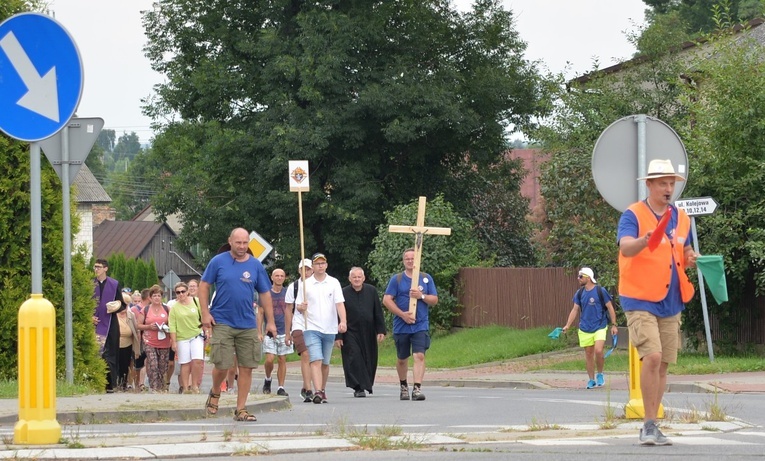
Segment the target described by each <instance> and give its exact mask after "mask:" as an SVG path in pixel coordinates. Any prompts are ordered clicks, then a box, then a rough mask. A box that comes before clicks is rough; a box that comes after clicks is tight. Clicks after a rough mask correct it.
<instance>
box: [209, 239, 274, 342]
mask: <svg viewBox="0 0 765 461" xmlns="http://www.w3.org/2000/svg"><path fill="white" fill-rule="evenodd" d="M202 280H203V281H204V282H205V283H209V284H210V285H215V298H214V299H213V300H212V305H211V306H210V314H212V316H213V318H214V319H215V323H216V324H222V325H228V326H230V327H232V328H239V329H246V328H257V319H256V317H255V309H254V308H253V306H252V303H253V302H254V301H255V293H256V292H257V293H268V292H269V291H270V290H271V280H269V279H268V274H267V273H266V270H265V269H264V268H263V265H262V264H261V263H260V261H258V260H257V258H254V257H252V256H250V257H249V258H248V259H247V260H246V261H242V262H239V261H237V260H235V259H234V257H233V256H231V253H230V252H228V251H227V252H225V253H221V254H219V255H216V256H215V257H213V259H211V260H210V262H209V264H207V267H206V268H205V272H204V274H202Z"/></svg>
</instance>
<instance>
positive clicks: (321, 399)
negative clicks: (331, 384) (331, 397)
mask: <svg viewBox="0 0 765 461" xmlns="http://www.w3.org/2000/svg"><path fill="white" fill-rule="evenodd" d="M313 403H316V404H320V403H327V394H325V393H324V391H316V393H315V394H314V395H313Z"/></svg>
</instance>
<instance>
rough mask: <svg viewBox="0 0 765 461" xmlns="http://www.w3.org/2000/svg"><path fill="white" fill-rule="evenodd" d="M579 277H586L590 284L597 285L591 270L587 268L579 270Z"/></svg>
mask: <svg viewBox="0 0 765 461" xmlns="http://www.w3.org/2000/svg"><path fill="white" fill-rule="evenodd" d="M579 275H586V276H587V277H589V278H590V280H592V283H598V282H597V281H596V280H595V272H593V271H592V269H590V268H589V267H583V268H581V269H579Z"/></svg>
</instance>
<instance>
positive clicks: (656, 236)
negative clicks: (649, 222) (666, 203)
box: [648, 207, 672, 251]
mask: <svg viewBox="0 0 765 461" xmlns="http://www.w3.org/2000/svg"><path fill="white" fill-rule="evenodd" d="M670 217H672V208H671V207H667V211H665V212H664V214H663V215H662V216H661V219H660V220H659V224H658V225H657V226H656V229H655V230H654V231H653V233H652V234H651V238H649V239H648V249H649V250H651V251H653V250H655V249H656V247H658V246H659V244H660V243H661V239H662V238H664V232H665V231H666V230H667V224H668V223H669V218H670Z"/></svg>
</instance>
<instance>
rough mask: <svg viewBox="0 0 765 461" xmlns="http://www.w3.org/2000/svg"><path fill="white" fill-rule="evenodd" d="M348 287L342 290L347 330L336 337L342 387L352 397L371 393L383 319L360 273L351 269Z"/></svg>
mask: <svg viewBox="0 0 765 461" xmlns="http://www.w3.org/2000/svg"><path fill="white" fill-rule="evenodd" d="M348 280H349V281H350V282H351V284H350V285H348V286H347V287H345V288H343V296H344V297H345V312H346V317H347V323H348V331H346V332H345V333H339V334H338V335H337V337H336V339H337V341H338V343H339V345H340V352H341V354H342V357H343V371H344V372H345V385H346V387H350V388H351V389H353V396H354V397H366V393H365V392H364V391H365V390H366V391H368V392H369V393H370V394H371V393H372V386H373V385H374V383H375V374H376V373H377V343H379V342H381V341H382V340H383V339H385V318H384V317H383V311H382V304H381V303H380V296H379V295H378V294H377V288H375V287H374V286H372V285H370V284H368V283H364V280H366V278H365V277H364V270H363V269H362V268H360V267H354V268H352V269H351V272H350V274H349V275H348Z"/></svg>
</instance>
